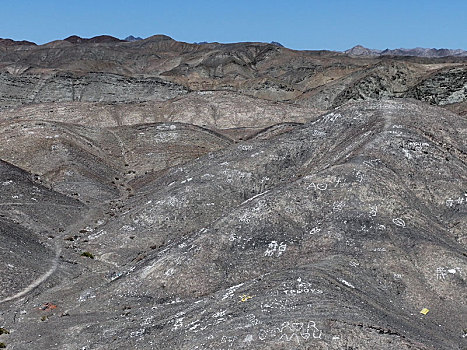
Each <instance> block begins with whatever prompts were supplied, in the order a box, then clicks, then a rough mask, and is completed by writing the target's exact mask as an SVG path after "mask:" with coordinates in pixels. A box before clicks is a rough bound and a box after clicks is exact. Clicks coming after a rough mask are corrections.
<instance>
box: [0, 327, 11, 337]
mask: <svg viewBox="0 0 467 350" xmlns="http://www.w3.org/2000/svg"><path fill="white" fill-rule="evenodd" d="M2 334H10V331H9V330H8V329H5V328H3V327H0V335H2Z"/></svg>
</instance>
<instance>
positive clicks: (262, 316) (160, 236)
mask: <svg viewBox="0 0 467 350" xmlns="http://www.w3.org/2000/svg"><path fill="white" fill-rule="evenodd" d="M174 125H175V124H174ZM175 128H176V127H175ZM176 130H177V129H176ZM165 132H166V133H167V135H170V133H173V132H174V130H171V128H170V126H168V130H165ZM176 132H178V131H176ZM466 139H467V122H466V119H465V118H463V117H461V116H459V115H456V114H453V113H450V112H448V111H445V110H443V109H440V108H438V107H430V106H428V105H425V104H422V103H413V102H407V101H402V100H401V101H387V100H383V101H379V102H375V101H373V102H359V103H355V104H349V105H344V106H342V107H340V108H338V109H335V110H334V111H332V112H330V113H327V114H324V115H322V116H321V117H319V118H317V119H315V120H313V121H310V122H308V123H306V124H304V125H302V126H295V127H294V128H293V129H292V130H291V131H288V132H285V133H281V134H279V135H271V136H270V137H268V138H267V139H266V140H264V139H261V138H256V139H252V140H250V141H247V142H242V143H237V144H230V145H226V146H225V147H224V149H222V150H218V151H216V152H210V153H208V154H205V155H202V156H200V157H199V158H195V159H192V160H189V161H187V162H184V163H183V164H181V163H180V164H178V165H176V166H174V167H172V168H170V169H167V170H166V171H164V172H162V173H159V174H158V176H156V177H154V178H152V179H151V181H148V180H147V179H146V180H143V179H140V178H133V179H132V180H131V181H129V182H128V184H131V185H132V186H133V189H134V193H133V195H132V196H123V195H122V196H121V197H120V199H119V202H118V203H117V202H115V201H109V202H105V203H102V204H101V205H99V206H90V209H89V211H86V212H85V217H84V218H83V219H82V220H81V221H80V222H78V223H76V224H74V225H70V226H69V227H67V230H66V232H63V233H62V234H59V235H56V236H54V238H51V240H50V241H51V243H50V244H52V243H53V244H55V245H56V246H58V247H60V249H61V254H60V256H59V259H58V260H57V267H56V271H55V273H54V274H53V278H51V279H49V280H48V282H47V283H45V284H41V285H39V286H37V288H36V289H34V291H33V293H30V294H27V297H21V298H17V299H14V300H11V301H7V302H4V303H1V304H0V324H1V325H4V327H5V328H7V329H9V330H10V334H8V335H2V336H1V337H2V338H1V339H0V340H1V341H4V342H5V343H8V347H10V348H11V349H30V348H37V349H88V350H89V349H121V348H131V349H462V348H464V347H465V346H466V342H465V341H466V339H465V313H466V311H467V310H466V305H465V300H466V288H465V286H466V275H465V274H466V271H467V263H466V262H467V260H466V255H465V245H466V243H467V242H466V236H465V233H466V232H467V220H466V212H467V192H466V189H467V187H466V186H467V166H466V161H467V144H466V142H465V140H466ZM135 154H136V152H135ZM143 160H144V158H141V161H143ZM2 198H3V197H2ZM116 203H117V204H116ZM31 249H32V248H31ZM82 252H89V253H90V254H92V255H93V257H94V259H91V258H89V257H86V256H81V253H82ZM47 254H48V255H47ZM90 254H88V256H89V255H90ZM43 256H51V253H50V252H48V253H47V252H44V253H43ZM44 259H45V258H44ZM38 273H40V271H39V272H38ZM15 292H16V291H15ZM425 308H426V309H428V311H427V312H426V310H425V311H424V312H425V313H421V311H422V310H423V309H425Z"/></svg>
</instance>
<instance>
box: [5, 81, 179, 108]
mask: <svg viewBox="0 0 467 350" xmlns="http://www.w3.org/2000/svg"><path fill="white" fill-rule="evenodd" d="M186 92H187V90H186V89H185V88H184V87H182V86H179V85H177V84H174V83H171V82H167V81H164V80H161V79H158V78H133V77H126V76H121V75H117V74H105V73H89V74H86V75H83V76H79V75H74V74H52V75H49V74H46V75H27V74H21V75H19V76H18V75H12V74H9V73H2V74H0V107H3V108H5V107H12V106H19V105H22V104H31V103H44V102H73V101H79V102H123V103H127V102H137V101H164V100H168V99H171V98H174V97H177V96H181V95H183V94H185V93H186Z"/></svg>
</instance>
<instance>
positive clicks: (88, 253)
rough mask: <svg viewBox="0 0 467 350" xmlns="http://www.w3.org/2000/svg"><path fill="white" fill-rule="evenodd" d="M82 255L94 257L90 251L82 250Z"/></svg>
mask: <svg viewBox="0 0 467 350" xmlns="http://www.w3.org/2000/svg"><path fill="white" fill-rule="evenodd" d="M81 256H85V257H87V258H91V259H94V255H92V254H91V253H90V252H82V253H81Z"/></svg>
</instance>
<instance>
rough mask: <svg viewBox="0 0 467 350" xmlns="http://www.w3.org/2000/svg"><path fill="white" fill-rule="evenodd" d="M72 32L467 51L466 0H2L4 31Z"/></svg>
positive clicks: (18, 36) (41, 36) (32, 36)
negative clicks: (459, 49) (418, 47)
mask: <svg viewBox="0 0 467 350" xmlns="http://www.w3.org/2000/svg"><path fill="white" fill-rule="evenodd" d="M72 34H76V35H79V36H82V37H92V36H95V35H100V34H109V35H113V36H116V37H119V38H124V37H126V36H127V35H130V34H132V35H135V36H141V37H148V36H151V35H153V34H166V35H169V36H171V37H172V38H174V39H176V40H180V41H186V42H195V41H218V42H238V41H265V42H270V41H278V42H280V43H282V44H283V45H285V46H287V47H290V48H293V49H332V50H345V49H348V48H350V47H352V46H354V45H356V44H361V45H364V46H366V47H371V48H376V49H385V48H398V47H405V48H408V47H417V46H420V47H436V48H441V47H446V48H461V49H466V50H467V0H444V1H432V0H424V1H422V0H405V1H400V0H386V1H380V0H371V1H370V0H354V1H352V0H347V1H345V0H327V1H313V0H308V1H306V0H297V1H293V0H290V1H285V0H284V1H276V0H267V1H263V0H258V1H255V0H250V1H245V0H230V1H223V0H217V1H207V0H192V1H180V0H165V1H158V0H153V1H150V0H148V1H143V0H133V1H132V0H126V1H123V0H112V1H108V0H101V1H99V0H94V1H91V0H76V1H70V0H61V1H56V0H43V1H41V0H15V1H13V0H0V37H3V38H12V39H15V40H23V39H24V40H30V41H34V42H37V43H46V42H49V41H52V40H55V39H64V38H66V37H67V36H70V35H72Z"/></svg>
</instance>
